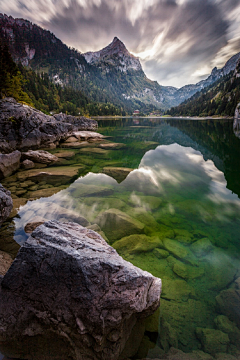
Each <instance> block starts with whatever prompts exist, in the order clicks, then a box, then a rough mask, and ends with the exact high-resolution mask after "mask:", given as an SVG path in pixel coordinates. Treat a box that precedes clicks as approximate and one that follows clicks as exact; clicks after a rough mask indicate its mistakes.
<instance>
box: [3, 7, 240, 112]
mask: <svg viewBox="0 0 240 360" xmlns="http://www.w3.org/2000/svg"><path fill="white" fill-rule="evenodd" d="M0 38H1V39H2V40H3V41H4V42H6V43H7V44H8V46H9V49H10V52H11V54H12V57H13V59H14V60H15V61H16V62H21V63H22V64H23V65H24V66H29V67H31V68H32V69H33V70H36V71H38V72H41V71H43V72H47V73H48V74H49V76H50V78H51V79H52V80H53V81H54V82H55V83H58V84H60V85H62V86H63V85H67V86H71V87H73V88H75V89H78V90H81V91H82V92H83V93H84V94H85V95H86V96H88V97H89V98H90V99H91V100H93V101H101V102H107V101H110V102H112V103H113V104H115V105H117V106H120V107H122V108H124V109H126V110H127V111H128V112H131V111H132V110H134V109H140V110H144V111H147V110H151V109H154V107H155V108H159V109H165V110H166V109H168V108H170V107H173V106H177V105H178V104H180V103H181V102H183V101H184V100H186V99H188V98H190V97H191V96H192V95H194V94H195V93H196V92H198V91H200V90H202V89H203V88H205V87H207V86H209V85H210V84H212V83H213V82H214V81H216V80H218V79H219V78H221V77H222V76H224V75H226V74H228V73H229V72H230V71H232V70H234V68H235V66H236V63H237V61H238V59H239V58H240V53H238V54H236V55H234V56H233V57H231V59H229V60H228V61H227V63H226V64H225V66H224V67H223V68H222V69H216V68H214V69H213V70H212V73H211V74H210V75H209V77H208V78H207V79H206V80H202V81H200V82H199V83H197V84H190V85H185V86H183V87H181V88H180V89H177V88H175V87H172V86H161V85H159V84H158V82H157V81H151V80H150V79H148V78H147V76H146V75H145V73H144V71H143V69H142V66H141V63H140V60H139V59H138V58H137V57H135V56H134V55H132V54H131V53H130V52H129V51H128V50H127V48H126V46H125V45H124V44H123V42H122V41H121V40H119V39H118V38H117V37H115V38H114V39H113V41H112V42H111V43H110V44H109V45H108V46H106V47H105V48H103V49H101V50H99V51H96V52H86V53H84V54H82V53H80V52H78V51H77V50H74V49H70V48H69V47H68V46H67V45H65V44H63V43H62V41H61V40H59V39H58V38H56V36H55V35H54V34H52V33H51V32H50V31H48V30H44V29H42V28H41V27H39V26H37V25H35V24H32V23H31V22H30V21H28V20H24V19H14V18H13V17H11V16H7V15H3V14H0Z"/></svg>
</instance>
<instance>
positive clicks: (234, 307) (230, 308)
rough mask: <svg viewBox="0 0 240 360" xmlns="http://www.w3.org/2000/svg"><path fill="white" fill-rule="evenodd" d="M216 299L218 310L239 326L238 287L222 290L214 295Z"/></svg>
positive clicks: (239, 296)
mask: <svg viewBox="0 0 240 360" xmlns="http://www.w3.org/2000/svg"><path fill="white" fill-rule="evenodd" d="M216 301H217V305H218V308H219V310H220V312H221V313H222V314H224V315H226V316H227V317H228V318H229V319H230V320H231V321H234V322H235V323H236V324H237V326H238V327H239V328H240V289H234V288H230V289H227V290H223V291H221V292H220V294H219V295H218V296H216Z"/></svg>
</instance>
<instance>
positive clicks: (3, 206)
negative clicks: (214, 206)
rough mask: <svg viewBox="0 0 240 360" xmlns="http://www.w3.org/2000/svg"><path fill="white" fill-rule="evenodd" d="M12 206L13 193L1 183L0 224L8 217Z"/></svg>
mask: <svg viewBox="0 0 240 360" xmlns="http://www.w3.org/2000/svg"><path fill="white" fill-rule="evenodd" d="M12 208H13V201H12V198H11V193H10V191H8V190H6V189H5V188H4V187H3V186H2V185H1V184H0V225H1V224H2V223H3V222H4V221H5V220H6V219H7V218H8V216H9V215H10V213H11V211H12Z"/></svg>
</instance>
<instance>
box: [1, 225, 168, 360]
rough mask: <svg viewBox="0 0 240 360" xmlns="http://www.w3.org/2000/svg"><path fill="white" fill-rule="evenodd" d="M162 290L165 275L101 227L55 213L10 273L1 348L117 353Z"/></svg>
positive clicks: (18, 352)
mask: <svg viewBox="0 0 240 360" xmlns="http://www.w3.org/2000/svg"><path fill="white" fill-rule="evenodd" d="M160 292H161V280H160V279H158V278H155V277H153V276H152V275H151V274H149V273H148V272H145V271H142V270H140V269H139V268H136V267H135V266H133V265H132V264H130V263H129V262H126V261H124V260H123V259H122V258H121V257H120V256H119V255H118V254H117V252H116V251H115V250H114V249H113V248H112V247H110V246H109V245H108V244H107V243H106V242H105V241H104V240H103V239H102V237H101V236H100V235H98V234H97V233H96V232H94V231H93V230H90V229H86V228H83V227H82V226H80V225H77V224H75V223H64V224H60V223H58V222H57V221H49V222H47V223H45V224H43V225H41V226H39V227H38V228H37V229H35V230H34V232H33V233H32V235H31V236H30V237H29V239H28V240H27V241H26V242H25V243H24V245H23V246H22V248H21V249H20V251H19V253H18V255H17V257H16V259H15V260H14V262H13V264H12V266H11V267H10V269H9V271H8V272H7V274H6V275H5V277H4V278H3V280H2V283H1V287H0V324H1V326H0V344H1V346H0V348H1V352H2V353H4V354H5V355H6V356H9V357H14V358H18V357H21V358H22V359H30V358H34V360H42V359H45V360H48V359H51V360H54V359H55V360H61V359H62V360H70V359H76V360H83V359H84V360H87V359H89V360H90V359H94V360H97V359H99V360H116V359H118V357H119V355H120V354H121V353H122V351H123V350H124V347H125V344H126V342H127V339H128V338H129V336H130V334H131V331H132V329H133V327H134V326H135V325H137V321H138V319H141V318H143V317H147V316H149V315H150V314H152V313H153V312H154V311H155V310H156V309H157V307H158V306H159V298H160ZM127 356H128V354H126V357H127Z"/></svg>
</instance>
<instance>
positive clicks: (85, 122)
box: [53, 113, 98, 131]
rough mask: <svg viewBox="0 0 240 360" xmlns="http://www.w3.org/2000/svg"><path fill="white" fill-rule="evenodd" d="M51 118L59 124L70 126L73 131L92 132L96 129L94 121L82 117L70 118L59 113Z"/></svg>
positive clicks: (70, 116)
mask: <svg viewBox="0 0 240 360" xmlns="http://www.w3.org/2000/svg"><path fill="white" fill-rule="evenodd" d="M53 117H54V118H55V119H56V120H57V121H60V122H61V123H67V124H71V125H72V126H73V130H74V131H80V130H90V131H94V130H96V129H97V128H98V123H97V121H96V120H91V119H87V118H85V117H84V116H72V115H66V114H62V113H60V114H55V115H53Z"/></svg>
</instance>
